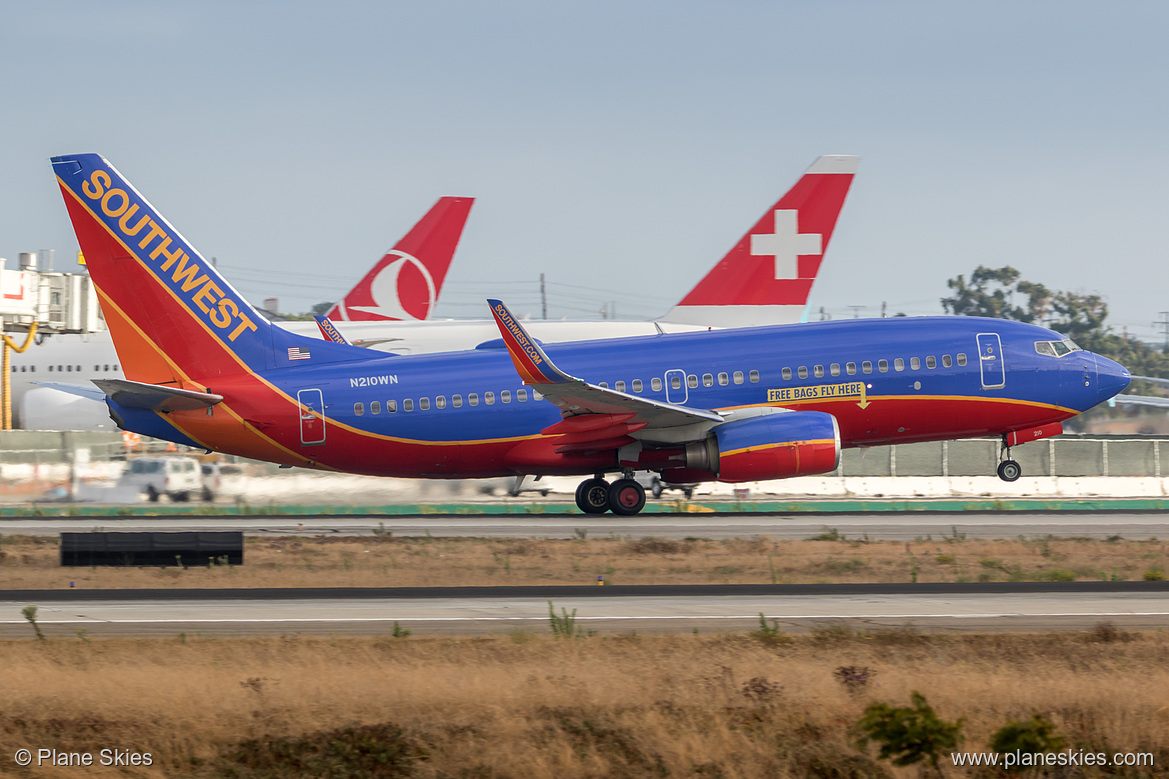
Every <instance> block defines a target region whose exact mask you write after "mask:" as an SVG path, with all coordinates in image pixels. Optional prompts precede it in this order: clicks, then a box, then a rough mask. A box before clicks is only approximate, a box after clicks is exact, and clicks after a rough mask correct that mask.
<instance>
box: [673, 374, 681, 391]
mask: <svg viewBox="0 0 1169 779" xmlns="http://www.w3.org/2000/svg"><path fill="white" fill-rule="evenodd" d="M670 389H682V377H681V376H671V377H670Z"/></svg>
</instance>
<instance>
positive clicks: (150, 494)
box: [146, 484, 160, 503]
mask: <svg viewBox="0 0 1169 779" xmlns="http://www.w3.org/2000/svg"><path fill="white" fill-rule="evenodd" d="M159 497H160V496H159V494H158V490H156V489H154V485H152V484H147V485H146V499H147V500H148V501H150V502H151V503H158V499H159Z"/></svg>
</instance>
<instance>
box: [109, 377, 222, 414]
mask: <svg viewBox="0 0 1169 779" xmlns="http://www.w3.org/2000/svg"><path fill="white" fill-rule="evenodd" d="M93 383H94V384H96V385H97V386H98V387H99V388H100V389H101V391H102V392H104V393H105V394H106V395H107V396H108V397H109V398H110V400H112V401H114V402H115V403H117V404H118V405H119V406H126V407H127V408H146V409H150V410H152V411H162V412H169V411H193V410H195V409H200V408H206V407H207V406H214V405H215V404H216V403H219V402H221V401H222V400H223V396H222V395H215V394H213V393H210V392H196V391H194V390H185V389H179V388H178V387H165V386H162V385H159V384H143V383H141V382H138V381H127V380H126V379H94V380H93Z"/></svg>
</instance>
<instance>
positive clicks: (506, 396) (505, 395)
mask: <svg viewBox="0 0 1169 779" xmlns="http://www.w3.org/2000/svg"><path fill="white" fill-rule="evenodd" d="M499 400H500V401H501V402H503V403H511V390H504V391H503V392H501V393H499Z"/></svg>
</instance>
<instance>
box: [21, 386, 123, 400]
mask: <svg viewBox="0 0 1169 779" xmlns="http://www.w3.org/2000/svg"><path fill="white" fill-rule="evenodd" d="M33 384H35V385H37V386H38V387H48V388H49V389H55V390H58V391H60V392H68V393H69V394H70V395H77V396H78V397H82V398H89V399H90V400H97V401H104V400H105V399H106V394H105V393H104V392H102V391H101V390H99V389H98V388H96V387H91V386H89V385H88V384H69V383H68V382H64V381H34V382H33Z"/></svg>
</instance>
